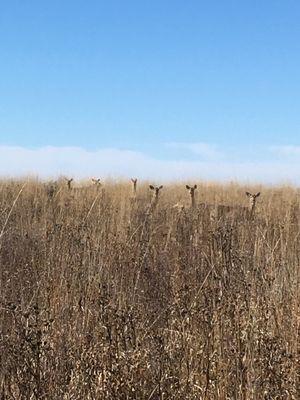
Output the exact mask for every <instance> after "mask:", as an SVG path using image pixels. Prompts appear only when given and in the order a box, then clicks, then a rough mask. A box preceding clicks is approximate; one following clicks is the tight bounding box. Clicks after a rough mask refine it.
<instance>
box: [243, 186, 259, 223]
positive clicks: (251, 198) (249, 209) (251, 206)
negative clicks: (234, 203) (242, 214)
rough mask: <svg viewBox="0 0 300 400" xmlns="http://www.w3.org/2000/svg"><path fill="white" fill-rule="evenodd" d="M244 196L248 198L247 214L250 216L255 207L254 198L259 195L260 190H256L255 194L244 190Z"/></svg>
mask: <svg viewBox="0 0 300 400" xmlns="http://www.w3.org/2000/svg"><path fill="white" fill-rule="evenodd" d="M246 196H247V197H248V199H249V206H248V211H249V215H250V217H252V216H253V214H254V211H255V207H256V200H257V198H258V197H259V196H260V192H258V193H256V194H252V193H250V192H246Z"/></svg>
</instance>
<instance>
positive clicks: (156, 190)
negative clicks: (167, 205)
mask: <svg viewBox="0 0 300 400" xmlns="http://www.w3.org/2000/svg"><path fill="white" fill-rule="evenodd" d="M149 188H150V190H153V197H152V200H151V204H150V209H151V210H154V209H155V208H156V206H157V203H158V199H159V192H160V190H161V189H162V188H163V185H160V186H153V185H149Z"/></svg>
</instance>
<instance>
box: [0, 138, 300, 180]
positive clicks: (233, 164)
mask: <svg viewBox="0 0 300 400" xmlns="http://www.w3.org/2000/svg"><path fill="white" fill-rule="evenodd" d="M276 152H277V153H280V154H284V155H286V151H280V149H279V148H277V149H276ZM289 153H290V152H289ZM296 153H297V152H296ZM294 155H295V152H293V156H294ZM29 174H30V175H37V176H39V177H41V178H54V177H57V176H60V175H68V176H73V177H75V178H77V179H83V178H87V177H91V176H97V177H101V178H103V177H114V178H128V177H131V176H137V177H139V178H141V179H155V180H177V179H185V178H193V179H204V180H235V181H236V180H238V181H241V182H262V183H283V182H285V183H296V184H300V154H299V157H297V158H296V159H295V157H293V158H292V159H289V157H279V158H278V157H277V158H276V157H275V158H274V159H272V158H271V159H268V160H267V161H263V160H262V161H256V162H251V161H246V160H245V161H231V160H230V157H229V156H228V155H227V157H226V158H223V157H221V158H220V159H218V157H214V159H209V158H208V159H205V160H203V159H202V160H186V159H181V160H180V159H178V160H161V159H156V158H154V157H150V156H147V155H146V154H144V153H141V152H136V151H130V150H120V149H114V148H107V149H99V150H95V151H88V150H85V149H83V148H78V147H43V148H38V149H27V148H23V147H13V146H0V175H1V176H2V177H3V176H9V177H21V176H25V175H29Z"/></svg>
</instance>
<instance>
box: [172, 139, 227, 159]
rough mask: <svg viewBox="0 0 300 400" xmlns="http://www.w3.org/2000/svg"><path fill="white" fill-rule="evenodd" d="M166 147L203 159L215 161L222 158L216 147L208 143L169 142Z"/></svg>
mask: <svg viewBox="0 0 300 400" xmlns="http://www.w3.org/2000/svg"><path fill="white" fill-rule="evenodd" d="M166 146H167V147H169V148H172V149H176V150H187V151H188V152H190V153H193V154H196V155H198V156H201V157H202V158H204V159H217V158H220V157H221V156H222V154H221V153H220V152H219V151H218V150H217V148H216V146H214V145H212V144H208V143H201V142H196V143H188V142H169V143H166Z"/></svg>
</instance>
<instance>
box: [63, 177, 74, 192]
mask: <svg viewBox="0 0 300 400" xmlns="http://www.w3.org/2000/svg"><path fill="white" fill-rule="evenodd" d="M65 180H66V182H67V186H68V189H69V190H71V189H72V182H73V180H74V179H73V178H71V179H68V178H65Z"/></svg>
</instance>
